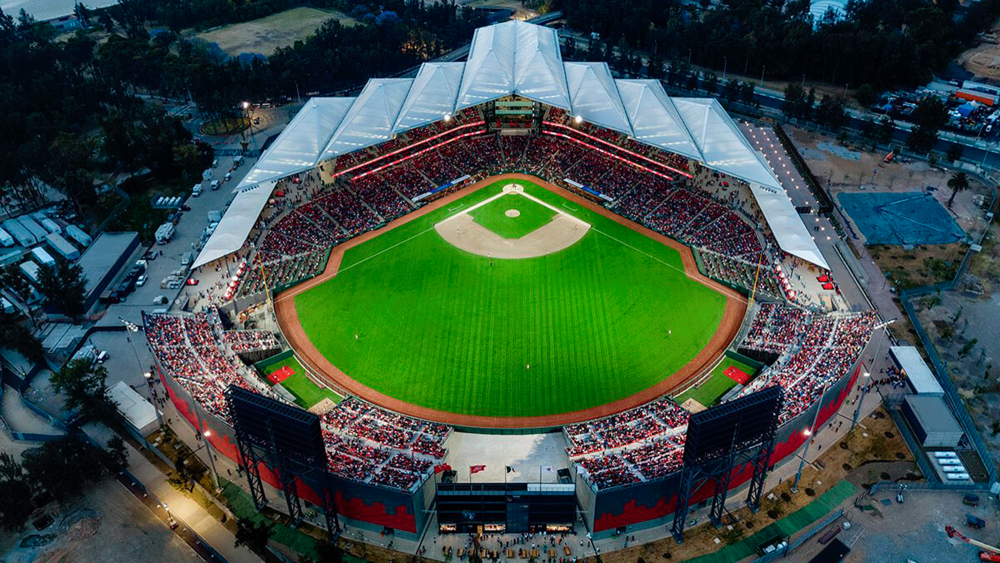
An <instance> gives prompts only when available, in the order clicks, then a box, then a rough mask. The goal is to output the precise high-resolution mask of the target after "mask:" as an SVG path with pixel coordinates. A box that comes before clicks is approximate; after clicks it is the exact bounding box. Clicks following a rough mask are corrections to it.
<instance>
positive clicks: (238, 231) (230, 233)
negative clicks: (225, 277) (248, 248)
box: [191, 180, 278, 268]
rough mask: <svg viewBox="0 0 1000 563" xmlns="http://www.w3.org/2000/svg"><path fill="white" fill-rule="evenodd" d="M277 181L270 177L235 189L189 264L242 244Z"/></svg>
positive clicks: (200, 263) (201, 262) (204, 261)
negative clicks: (217, 220)
mask: <svg viewBox="0 0 1000 563" xmlns="http://www.w3.org/2000/svg"><path fill="white" fill-rule="evenodd" d="M277 184H278V181H277V180H271V181H268V182H262V183H260V184H256V185H254V186H251V187H249V188H247V189H245V190H242V191H240V192H238V193H237V194H236V197H235V198H234V199H233V202H232V203H231V204H229V209H226V214H225V215H223V216H222V220H221V221H219V224H218V225H217V226H216V227H215V232H214V233H212V236H210V237H208V242H206V243H205V247H204V248H202V249H201V253H200V254H198V258H197V259H196V260H195V261H194V264H192V265H191V268H197V267H199V266H203V265H205V264H208V263H209V262H212V261H213V260H218V259H219V258H222V257H223V256H225V255H227V254H230V253H233V252H236V251H237V250H239V249H240V248H242V247H243V243H244V242H246V240H247V235H249V234H250V230H251V229H253V226H254V225H255V224H256V223H257V218H258V217H260V212H261V211H263V210H264V206H265V205H267V200H268V199H269V198H270V197H271V192H273V191H274V186H276V185H277Z"/></svg>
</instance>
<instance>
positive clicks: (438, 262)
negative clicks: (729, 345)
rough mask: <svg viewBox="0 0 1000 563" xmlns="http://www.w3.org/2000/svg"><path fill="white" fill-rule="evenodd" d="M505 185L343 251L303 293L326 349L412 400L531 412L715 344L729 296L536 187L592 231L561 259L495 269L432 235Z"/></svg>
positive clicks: (581, 397)
mask: <svg viewBox="0 0 1000 563" xmlns="http://www.w3.org/2000/svg"><path fill="white" fill-rule="evenodd" d="M509 183H511V182H510V181H503V182H498V183H497V184H494V185H492V186H488V187H486V188H484V189H482V190H479V191H477V192H475V193H473V194H470V195H469V196H467V197H465V198H463V199H462V200H459V202H458V203H460V205H450V206H446V207H444V208H441V209H438V210H435V211H433V212H431V213H428V214H427V215H425V216H423V217H420V218H417V219H415V220H413V221H411V222H409V223H407V224H405V225H402V226H401V227H398V228H396V229H393V230H391V231H388V232H387V233H385V234H383V235H380V236H379V237H376V238H374V239H372V240H370V241H367V242H365V243H363V244H361V245H359V246H357V247H354V248H352V249H350V250H348V251H347V252H346V253H345V256H344V259H343V261H342V263H341V268H340V273H338V274H337V276H336V277H334V278H332V279H331V280H329V281H327V282H325V283H323V284H321V285H319V286H316V287H314V288H311V289H309V290H308V291H306V292H304V293H302V294H300V295H298V296H296V298H295V300H296V309H297V312H298V315H299V319H300V322H301V323H302V327H303V329H304V330H305V332H306V334H307V335H308V336H309V338H310V339H311V340H312V342H313V343H314V344H315V346H316V348H317V349H318V350H319V351H320V353H322V354H323V355H324V356H326V357H327V358H328V359H329V360H330V361H331V362H332V363H333V364H334V365H335V366H337V367H338V368H339V369H341V370H342V371H343V372H344V373H346V374H347V375H349V376H350V377H352V378H354V379H355V380H357V381H359V382H360V383H362V384H364V385H367V386H369V387H371V388H373V389H375V390H378V391H380V392H382V393H385V394H387V395H389V396H392V397H396V398H398V399H401V400H404V401H407V402H410V403H412V404H416V405H421V406H425V407H429V408H432V409H436V410H440V411H445V412H454V413H463V414H475V415H481V416H536V415H547V414H558V413H565V412H572V411H576V410H581V409H586V408H591V407H595V406H599V405H603V404H606V403H609V402H612V401H616V400H619V399H623V398H625V397H628V396H631V395H633V394H635V393H638V392H640V391H642V390H644V389H647V388H649V387H651V386H653V385H655V384H656V383H658V382H660V381H661V380H663V379H665V378H667V377H669V376H670V375H671V374H673V373H674V372H675V371H677V370H678V369H679V368H680V367H682V366H683V365H685V364H686V363H688V362H689V361H690V360H691V359H692V358H693V357H694V356H695V355H697V353H698V352H699V351H700V350H701V349H702V347H704V345H705V344H706V343H707V342H708V341H709V340H710V339H711V338H712V336H713V335H714V333H715V331H716V329H717V327H718V325H719V323H720V321H721V319H722V315H723V311H724V307H725V298H724V297H723V296H722V295H721V294H719V293H717V292H716V291H714V290H712V289H710V288H708V287H706V286H704V285H701V284H700V283H698V282H696V281H694V280H691V279H689V278H688V277H687V276H686V274H685V273H684V268H683V265H682V263H681V259H680V255H679V254H678V253H677V251H675V250H674V249H672V248H670V247H668V246H666V245H663V244H661V243H659V242H657V241H654V240H652V239H649V238H647V237H645V236H643V235H640V234H639V233H636V232H635V231H632V230H631V229H629V228H627V227H625V226H623V225H620V224H618V223H616V222H615V221H613V220H611V219H608V218H606V217H603V216H601V215H600V214H598V213H595V212H591V211H590V210H588V209H586V208H582V207H581V208H578V206H576V205H574V204H572V203H571V202H569V201H567V200H565V199H563V198H562V197H559V196H558V195H556V194H553V193H551V192H549V191H547V190H544V189H542V188H539V187H537V186H535V185H534V184H531V183H530V182H518V183H521V184H522V185H524V186H525V190H526V191H527V192H529V193H531V195H533V196H535V197H537V198H539V199H540V200H543V201H545V202H546V203H549V204H550V205H553V206H554V207H556V208H559V209H565V210H566V211H567V212H568V213H571V214H573V215H575V216H576V217H578V218H580V219H582V220H584V221H586V222H588V223H590V224H591V225H592V229H591V230H590V232H588V233H587V235H586V236H584V237H583V239H581V240H580V241H579V242H578V243H577V244H576V245H574V246H572V247H570V248H567V249H565V250H563V251H561V252H559V253H556V254H552V255H549V256H544V257H539V258H532V259H525V260H501V261H497V262H495V263H494V265H493V266H490V262H489V260H488V259H487V258H485V257H483V256H477V255H473V254H469V253H466V252H464V251H461V250H459V249H457V248H455V247H453V246H451V245H450V244H448V243H446V242H444V241H443V240H442V239H441V237H440V236H439V235H438V234H437V232H435V231H434V230H433V226H434V224H436V223H437V222H439V221H441V220H442V219H444V218H446V217H448V216H450V215H453V214H455V213H457V212H460V211H461V210H462V209H468V207H470V206H472V205H474V204H475V203H477V202H480V201H483V200H485V199H487V198H488V197H491V196H492V195H495V194H497V193H499V192H500V190H501V188H502V186H503V185H506V184H509ZM501 199H503V198H501ZM536 205H537V204H536ZM355 335H358V339H355ZM529 365H530V368H529V367H528V366H529Z"/></svg>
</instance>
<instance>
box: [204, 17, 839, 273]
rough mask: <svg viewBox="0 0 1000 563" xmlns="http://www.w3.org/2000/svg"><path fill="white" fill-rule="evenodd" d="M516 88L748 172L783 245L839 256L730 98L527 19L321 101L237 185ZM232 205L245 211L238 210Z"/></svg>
mask: <svg viewBox="0 0 1000 563" xmlns="http://www.w3.org/2000/svg"><path fill="white" fill-rule="evenodd" d="M512 94H517V95H520V96H523V97H525V98H528V99H531V100H534V101H537V102H541V103H545V104H549V105H553V106H557V107H561V108H563V109H565V110H567V111H568V112H569V113H570V114H571V115H575V116H579V117H581V118H583V119H585V120H587V121H590V122H592V123H595V124H597V125H600V126H603V127H607V128H609V129H613V130H616V131H620V132H622V133H625V134H627V135H630V136H631V137H633V138H635V139H637V140H638V141H640V142H643V143H647V144H650V145H653V146H656V147H659V148H662V149H665V150H668V151H671V152H675V153H677V154H680V155H683V156H686V157H688V158H691V159H694V160H696V161H698V162H701V163H703V164H704V165H705V166H706V167H708V168H710V169H713V170H717V171H719V172H723V173H726V174H729V175H731V176H733V177H735V178H739V179H741V180H745V181H746V182H748V183H749V184H750V187H751V189H752V190H753V193H754V195H755V196H756V198H757V202H758V204H759V205H760V207H761V209H762V210H763V211H764V215H765V217H766V218H767V221H768V224H769V225H770V226H771V229H772V230H773V231H774V233H775V238H776V239H777V241H778V244H779V245H780V246H781V248H782V249H783V250H785V251H786V252H788V253H790V254H794V255H795V256H799V257H800V258H803V259H805V260H808V261H810V262H812V263H814V264H817V265H819V266H823V267H824V268H827V267H828V266H827V264H826V261H825V260H824V259H823V256H822V254H820V251H819V249H818V248H817V247H816V244H815V241H813V239H812V237H811V236H810V234H809V232H808V231H807V230H806V227H805V225H803V223H802V221H801V220H800V219H799V217H798V215H797V214H796V213H795V208H794V207H793V206H792V203H791V201H790V200H789V199H788V196H787V195H786V193H785V191H784V189H783V187H782V185H781V183H780V182H779V181H778V179H777V178H776V177H775V175H774V173H773V171H772V170H771V168H770V166H769V165H768V164H767V161H766V160H764V157H763V155H761V154H760V153H758V152H757V151H755V150H754V148H753V147H752V146H751V144H750V142H749V141H748V140H747V139H746V137H744V136H743V134H742V132H740V130H739V129H738V128H737V127H736V124H735V123H733V120H732V119H731V118H730V117H729V115H728V114H727V113H726V111H725V110H724V109H723V108H722V106H721V105H720V104H719V102H718V100H715V99H711V98H704V99H702V98H671V97H670V96H668V95H667V93H666V92H665V91H664V90H663V86H662V85H661V84H660V83H659V82H658V81H656V80H614V79H613V78H612V77H611V73H610V71H609V70H608V67H607V65H605V64H604V63H571V62H567V63H564V62H563V61H562V58H561V55H560V54H559V42H558V35H557V32H556V31H555V30H554V29H549V28H546V27H542V26H537V25H533V24H529V23H525V22H520V21H510V22H504V23H500V24H496V25H491V26H487V27H481V28H479V29H477V30H476V33H475V35H474V36H473V39H472V47H471V49H470V51H469V56H468V62H466V63H425V64H424V65H422V67H421V68H420V70H419V72H418V73H417V76H416V78H413V79H409V78H396V79H381V78H379V79H372V80H369V81H368V84H367V85H365V88H364V90H362V91H361V94H360V95H359V96H358V97H357V98H314V99H312V100H310V101H309V102H307V103H306V105H305V106H304V107H303V108H302V110H301V111H300V112H299V114H298V115H297V116H296V117H295V119H293V120H292V122H291V123H290V124H289V126H288V127H286V128H285V130H284V131H283V132H282V133H281V135H280V136H279V137H278V139H277V140H276V141H275V142H274V144H273V145H272V146H271V148H269V149H268V150H267V152H265V153H264V155H263V156H262V157H261V158H260V160H259V161H258V162H257V164H256V165H255V166H254V167H253V169H252V170H251V171H250V172H249V173H248V174H247V176H246V178H245V179H244V180H243V181H242V182H241V183H240V185H239V187H238V188H237V189H238V190H245V189H246V188H248V187H251V188H252V187H253V186H256V185H258V184H260V183H262V182H271V181H272V180H276V179H279V178H283V177H285V176H288V175H290V174H294V173H296V172H302V171H304V170H308V169H310V168H313V167H315V166H317V165H318V164H319V163H320V162H322V161H324V160H328V159H331V158H335V157H337V156H339V155H342V154H347V153H350V152H353V151H356V150H359V149H363V148H365V147H369V146H373V145H377V144H379V143H382V142H384V141H387V140H389V139H390V138H392V136H394V135H396V134H398V133H401V132H403V131H406V130H408V129H412V128H414V127H419V126H421V125H426V124H429V123H432V122H434V121H437V120H439V119H442V118H444V117H445V116H446V115H448V114H451V113H455V112H457V111H460V110H462V109H464V108H466V107H470V106H474V105H477V104H481V103H484V102H488V101H491V100H496V99H498V98H501V97H504V96H509V95H512ZM273 187H274V184H273V182H271V184H270V185H269V186H265V187H264V190H255V189H251V190H250V191H249V192H243V193H241V194H240V195H238V196H237V198H236V200H235V201H234V202H233V205H232V206H231V207H230V209H229V210H228V211H227V212H226V215H225V217H223V220H222V223H220V225H219V227H218V229H217V230H216V232H215V234H214V235H213V236H212V237H211V238H210V239H209V241H208V245H206V247H205V249H204V250H203V251H202V254H201V256H199V257H198V260H197V261H196V263H195V265H196V266H197V265H201V264H205V263H207V262H210V261H212V260H215V259H217V258H219V257H221V256H224V255H225V254H228V253H230V252H234V251H236V250H239V248H240V247H241V246H242V245H243V242H244V241H245V240H246V236H247V234H248V233H249V232H250V229H251V227H252V226H253V223H254V222H255V221H256V219H257V215H258V214H259V213H260V211H261V210H262V209H263V208H264V204H265V203H266V201H267V197H268V196H269V195H270V192H271V189H273ZM261 191H267V195H265V196H261V195H260V192H261ZM244 194H248V195H244ZM231 215H232V216H233V217H236V219H234V220H232V221H230V220H229V219H230V216H231Z"/></svg>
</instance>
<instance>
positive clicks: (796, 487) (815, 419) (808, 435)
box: [792, 396, 823, 493]
mask: <svg viewBox="0 0 1000 563" xmlns="http://www.w3.org/2000/svg"><path fill="white" fill-rule="evenodd" d="M822 406H823V397H822V396H820V399H819V401H818V402H817V404H816V415H815V416H814V417H813V421H812V425H811V426H809V428H806V429H805V430H804V431H803V432H802V434H803V435H805V437H806V441H805V443H804V444H803V445H802V456H801V459H800V460H799V469H798V471H796V472H795V482H794V483H792V492H793V493H797V492H799V479H801V478H802V470H803V469H805V467H806V455H808V453H809V444H810V443H811V442H812V435H813V433H815V432H816V423H817V422H819V413H820V411H821V410H823V408H822Z"/></svg>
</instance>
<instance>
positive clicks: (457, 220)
mask: <svg viewBox="0 0 1000 563" xmlns="http://www.w3.org/2000/svg"><path fill="white" fill-rule="evenodd" d="M514 187H515V188H517V187H519V186H517V185H515V186H514ZM506 191H507V188H504V192H503V193H506ZM515 193H522V192H516V191H515ZM496 197H502V195H500V196H494V197H492V198H490V199H487V200H486V201H483V202H481V203H479V204H477V205H476V206H474V207H471V208H469V209H468V210H466V211H465V212H463V213H459V214H458V215H452V216H451V217H448V218H447V219H445V220H443V221H441V222H440V223H438V224H437V225H434V230H435V231H437V233H438V234H439V235H441V238H443V239H444V240H445V241H447V242H448V243H449V244H451V245H452V246H454V247H456V248H460V249H462V250H464V251H466V252H469V253H472V254H477V255H479V256H489V257H493V258H508V259H522V258H535V257H538V256H545V255H547V254H553V253H555V252H559V251H560V250H563V249H564V248H569V247H571V246H573V245H574V244H576V243H577V242H579V241H580V239H582V238H583V237H584V235H586V234H587V231H589V230H590V225H588V224H587V223H584V222H583V221H580V220H579V219H577V218H576V217H573V216H572V215H567V214H566V213H563V212H561V211H557V215H556V216H555V218H553V219H552V221H551V222H549V223H548V224H546V225H542V226H541V227H539V228H538V229H536V230H534V231H532V232H530V233H528V234H526V235H524V236H523V237H521V238H519V239H513V240H511V239H505V238H503V237H501V236H500V235H498V234H496V233H494V232H493V231H491V230H489V229H487V228H486V227H483V226H482V225H480V224H479V223H476V222H475V221H474V220H473V218H472V216H471V215H469V211H472V210H473V209H475V208H476V207H480V206H482V205H485V204H487V203H489V202H491V201H493V200H494V199H496ZM531 199H532V200H534V198H531ZM535 201H537V200H535ZM538 203H541V202H538ZM509 212H510V211H509ZM514 213H516V211H514Z"/></svg>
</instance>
